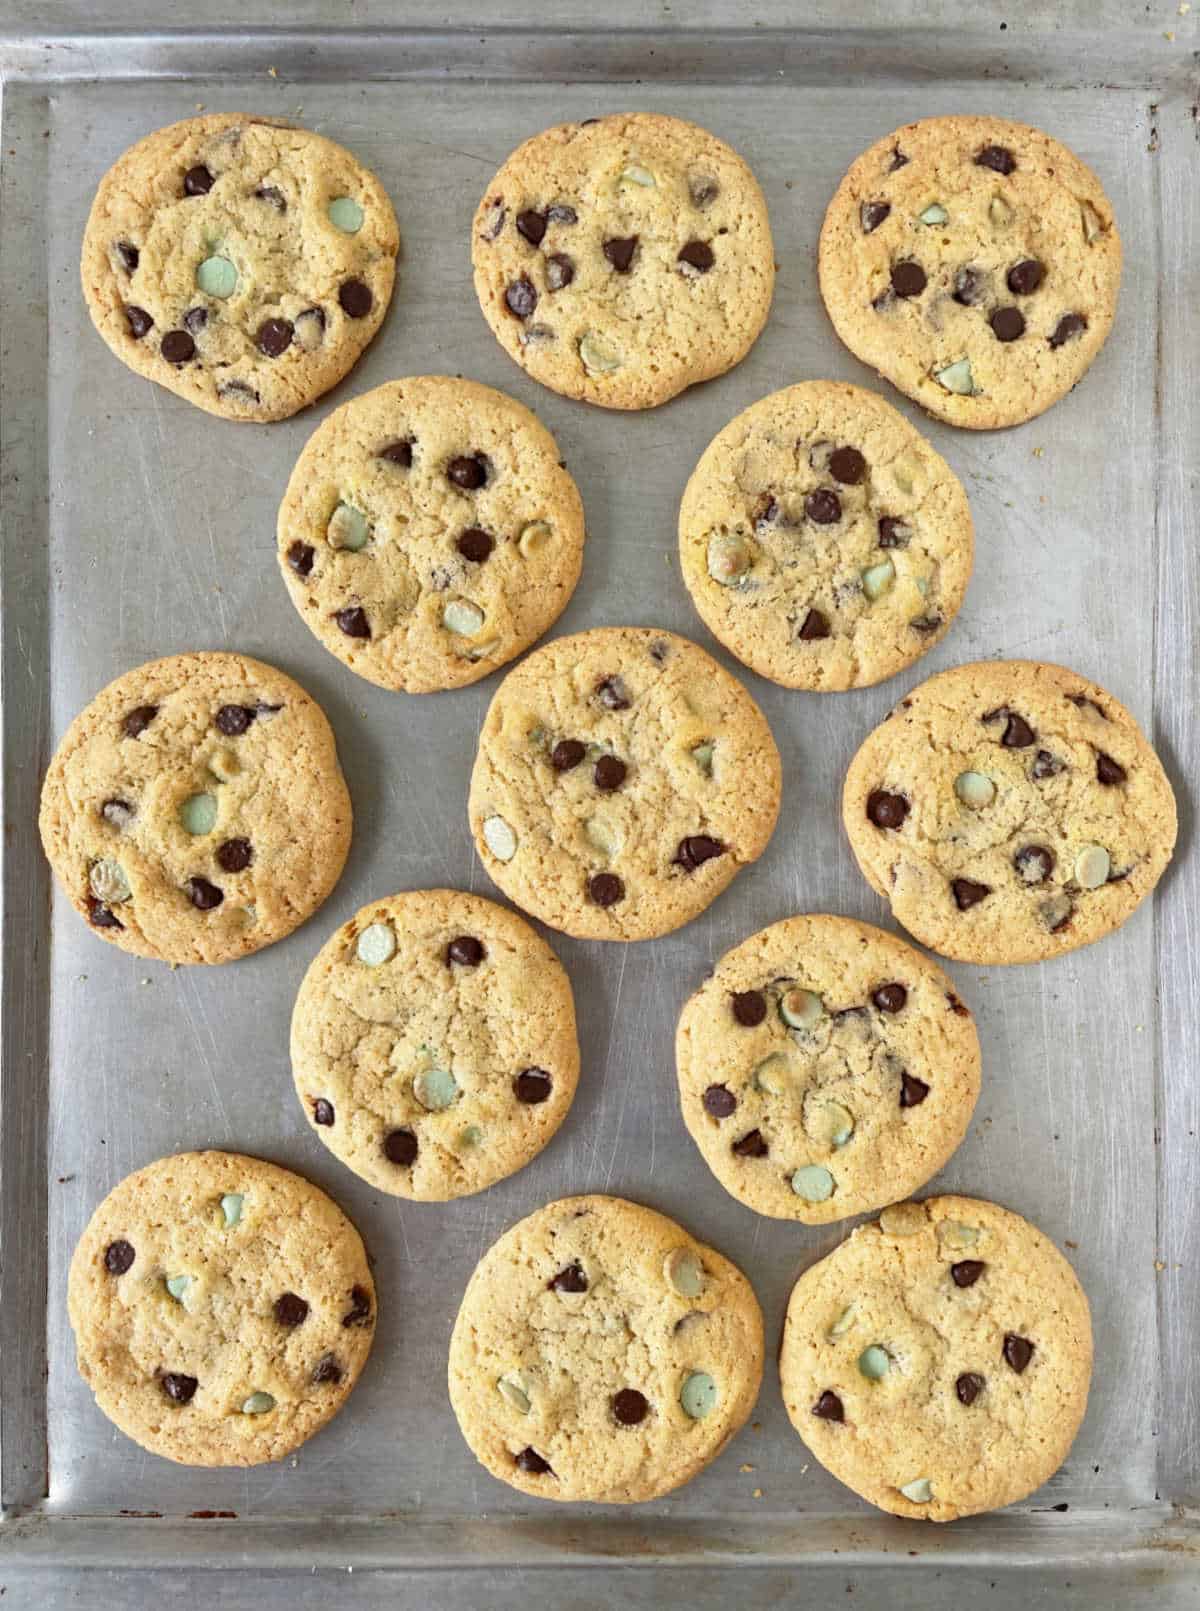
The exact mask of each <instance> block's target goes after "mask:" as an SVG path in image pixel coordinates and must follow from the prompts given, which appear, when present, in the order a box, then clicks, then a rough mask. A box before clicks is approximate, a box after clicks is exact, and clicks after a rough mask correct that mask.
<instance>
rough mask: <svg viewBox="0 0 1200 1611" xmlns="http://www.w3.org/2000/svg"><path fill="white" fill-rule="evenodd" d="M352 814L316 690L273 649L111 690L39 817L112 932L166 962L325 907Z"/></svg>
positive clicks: (164, 672)
mask: <svg viewBox="0 0 1200 1611" xmlns="http://www.w3.org/2000/svg"><path fill="white" fill-rule="evenodd" d="M351 822H352V814H351V809H350V796H349V794H348V793H347V790H346V781H345V779H344V778H343V777H342V772H341V768H340V767H339V765H338V758H337V750H336V748H335V746H334V740H333V732H332V730H331V729H330V726H329V723H328V722H327V721H326V720H325V716H324V713H323V712H322V710H321V708H320V706H319V705H318V704H317V703H316V701H315V700H313V699H310V698H309V696H308V695H307V694H306V693H305V692H304V690H303V688H301V687H300V686H299V684H297V683H294V682H293V681H292V679H291V678H290V677H285V676H284V674H283V673H282V672H281V671H276V670H275V668H274V667H273V666H267V665H264V664H263V663H262V661H261V660H251V659H250V658H249V657H248V656H246V655H240V654H208V653H198V654H177V655H171V656H169V657H168V658H167V659H165V660H151V661H148V662H147V663H146V665H144V666H138V667H137V668H136V670H134V671H127V672H126V673H125V675H124V676H122V677H118V678H117V679H116V681H115V682H110V683H109V685H108V687H107V688H104V689H102V690H101V691H100V693H98V694H97V695H96V697H95V699H93V700H92V702H91V704H90V705H89V706H88V707H87V709H86V710H84V711H83V712H82V713H81V714H80V715H79V716H77V717H76V718H75V720H74V721H73V722H72V723H71V725H70V727H69V728H68V729H67V732H66V735H65V737H64V738H63V740H62V742H61V743H60V744H59V746H58V749H57V751H56V752H55V756H54V759H53V760H52V761H51V763H50V767H49V770H48V771H47V773H46V778H45V782H44V783H43V784H42V806H41V815H40V819H39V826H40V828H41V833H42V844H43V846H44V847H45V851H46V855H47V856H48V857H49V859H50V864H51V866H52V867H53V868H54V871H55V873H56V874H57V875H58V879H59V882H60V883H61V884H62V887H63V889H64V890H65V891H66V893H67V894H68V895H69V896H70V899H71V902H72V904H73V905H74V907H75V909H76V911H77V912H79V913H80V914H81V916H83V917H84V918H86V919H87V921H88V922H89V923H90V924H91V926H92V928H93V929H94V930H95V931H96V933H97V934H99V935H100V936H101V937H102V938H103V939H106V940H110V941H111V942H112V943H113V944H114V945H119V946H120V947H121V948H122V950H125V951H133V952H136V953H137V955H138V956H143V957H157V958H158V960H159V961H161V962H229V961H231V960H232V959H233V958H234V957H242V956H247V955H248V954H249V953H250V952H251V951H258V950H260V949H261V948H262V947H263V946H264V945H270V944H272V942H273V941H275V940H281V939H282V938H283V937H284V935H285V934H290V933H291V932H292V930H293V929H294V928H296V927H297V926H298V925H299V924H300V923H303V922H304V920H305V918H307V917H310V916H311V915H312V913H313V912H315V911H316V909H317V907H318V906H320V904H321V902H322V901H323V900H324V899H325V897H326V896H327V895H328V894H329V892H330V890H331V889H332V888H333V886H334V885H335V884H336V883H337V881H338V878H339V877H340V875H341V871H342V867H343V866H344V864H345V861H346V854H347V852H348V850H349V848H350V828H351Z"/></svg>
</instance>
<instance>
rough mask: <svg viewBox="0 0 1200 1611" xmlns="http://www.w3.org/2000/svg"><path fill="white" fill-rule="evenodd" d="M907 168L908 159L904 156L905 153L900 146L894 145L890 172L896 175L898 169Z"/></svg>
mask: <svg viewBox="0 0 1200 1611" xmlns="http://www.w3.org/2000/svg"><path fill="white" fill-rule="evenodd" d="M907 166H908V158H907V157H906V156H905V155H904V152H903V151H901V149H900V147H899V146H898V145H894V146H893V147H892V160H891V162H890V163H889V164H888V172H889V173H895V171H896V169H897V168H906V167H907Z"/></svg>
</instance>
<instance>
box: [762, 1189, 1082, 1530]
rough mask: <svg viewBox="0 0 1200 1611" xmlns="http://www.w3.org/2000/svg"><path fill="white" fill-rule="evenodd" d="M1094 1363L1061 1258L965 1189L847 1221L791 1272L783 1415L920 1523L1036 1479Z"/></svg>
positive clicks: (1061, 1440)
mask: <svg viewBox="0 0 1200 1611" xmlns="http://www.w3.org/2000/svg"><path fill="white" fill-rule="evenodd" d="M1091 1373H1092V1327H1091V1319H1090V1316H1089V1313H1088V1303H1087V1299H1086V1298H1085V1297H1084V1294H1083V1291H1082V1289H1081V1288H1080V1285H1079V1282H1078V1281H1077V1280H1076V1279H1075V1272H1074V1271H1073V1270H1072V1269H1071V1266H1070V1265H1069V1264H1068V1263H1067V1261H1066V1259H1064V1258H1063V1256H1062V1254H1061V1253H1059V1251H1058V1249H1057V1248H1055V1247H1054V1246H1053V1245H1052V1244H1051V1243H1050V1242H1049V1241H1048V1240H1047V1239H1046V1238H1045V1237H1044V1236H1043V1235H1042V1234H1041V1232H1040V1231H1037V1230H1035V1229H1034V1227H1033V1226H1032V1225H1030V1224H1028V1223H1027V1221H1025V1220H1023V1219H1021V1218H1020V1217H1019V1216H1018V1215H1016V1214H1012V1213H1009V1211H1008V1210H1007V1209H1005V1208H998V1207H997V1206H996V1204H995V1203H986V1202H980V1201H978V1200H977V1199H975V1198H972V1197H930V1198H928V1199H927V1200H926V1201H925V1202H923V1203H898V1204H896V1205H895V1206H894V1207H891V1208H885V1209H884V1211H883V1213H882V1214H881V1215H880V1216H879V1220H878V1222H877V1223H875V1224H873V1225H860V1226H859V1228H858V1229H857V1230H856V1231H853V1232H852V1233H851V1234H850V1236H849V1237H848V1238H847V1239H846V1241H844V1242H843V1243H842V1245H841V1246H840V1247H838V1248H835V1250H834V1251H833V1252H832V1253H830V1254H829V1256H828V1257H827V1258H824V1259H822V1260H821V1261H820V1262H819V1263H818V1264H814V1265H813V1266H812V1268H811V1269H809V1270H806V1271H805V1273H804V1274H803V1275H802V1276H801V1277H800V1279H799V1281H797V1283H796V1285H795V1287H794V1289H793V1291H792V1297H791V1301H790V1303H789V1304H788V1312H787V1321H786V1323H785V1325H784V1332H783V1346H782V1349H781V1351H780V1356H779V1377H780V1385H781V1386H782V1388H783V1398H784V1403H785V1404H786V1405H787V1412H788V1414H789V1415H790V1416H791V1419H792V1424H793V1426H794V1427H795V1428H796V1430H797V1432H799V1434H800V1436H801V1437H802V1438H803V1439H804V1442H805V1444H806V1445H807V1446H808V1448H809V1450H810V1451H811V1452H812V1453H813V1454H814V1455H816V1457H817V1459H818V1460H819V1461H820V1462H821V1464H822V1465H823V1466H825V1467H826V1468H827V1469H828V1470H829V1471H831V1472H832V1473H833V1475H834V1476H835V1477H837V1478H838V1479H839V1480H840V1481H841V1482H844V1483H845V1484H846V1485H847V1486H848V1487H850V1488H853V1490H854V1491H855V1493H857V1494H861V1495H862V1497H863V1498H864V1499H867V1500H869V1501H870V1502H871V1504H873V1505H878V1506H879V1507H880V1509H882V1510H890V1511H892V1512H893V1514H895V1515H897V1516H910V1517H913V1518H916V1519H918V1520H924V1521H953V1520H954V1518H955V1517H956V1516H971V1515H974V1514H976V1513H977V1512H979V1511H982V1510H995V1509H997V1508H998V1507H999V1506H1001V1505H1011V1504H1013V1503H1014V1501H1016V1500H1018V1499H1024V1498H1025V1496H1026V1495H1027V1494H1029V1493H1032V1492H1033V1490H1034V1489H1035V1488H1038V1487H1040V1486H1041V1484H1042V1483H1043V1482H1045V1481H1046V1479H1047V1478H1048V1477H1050V1476H1052V1475H1053V1473H1054V1472H1055V1471H1057V1469H1058V1467H1059V1466H1060V1465H1061V1464H1062V1462H1063V1461H1064V1460H1065V1459H1066V1456H1067V1452H1068V1450H1069V1449H1070V1447H1071V1444H1072V1442H1073V1440H1074V1437H1075V1434H1076V1432H1077V1431H1078V1430H1079V1423H1080V1422H1081V1421H1082V1420H1083V1412H1084V1410H1085V1408H1086V1406H1087V1396H1088V1385H1089V1382H1090V1380H1091Z"/></svg>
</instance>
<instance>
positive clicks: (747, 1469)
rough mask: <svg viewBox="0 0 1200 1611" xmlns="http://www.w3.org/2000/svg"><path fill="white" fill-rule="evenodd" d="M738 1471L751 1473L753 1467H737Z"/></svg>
mask: <svg viewBox="0 0 1200 1611" xmlns="http://www.w3.org/2000/svg"><path fill="white" fill-rule="evenodd" d="M738 1470H739V1471H753V1470H754V1467H753V1466H748V1465H747V1466H739V1467H738Z"/></svg>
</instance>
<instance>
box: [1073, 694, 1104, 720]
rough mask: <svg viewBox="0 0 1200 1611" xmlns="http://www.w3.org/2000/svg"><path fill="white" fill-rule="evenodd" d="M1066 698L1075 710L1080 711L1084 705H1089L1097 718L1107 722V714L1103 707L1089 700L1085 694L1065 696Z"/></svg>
mask: <svg viewBox="0 0 1200 1611" xmlns="http://www.w3.org/2000/svg"><path fill="white" fill-rule="evenodd" d="M1066 697H1067V698H1068V699H1069V700H1070V701H1071V703H1072V705H1074V706H1076V708H1077V709H1079V710H1082V709H1083V707H1084V706H1085V705H1090V706H1091V707H1092V709H1093V710H1094V711H1095V712H1096V715H1097V716H1103V718H1104V720H1105V721H1107V720H1108V712H1107V711H1106V710H1105V709H1104V707H1103V705H1098V704H1097V703H1096V701H1095V700H1094V699H1089V698H1088V696H1087V695H1086V694H1067V696H1066Z"/></svg>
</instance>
